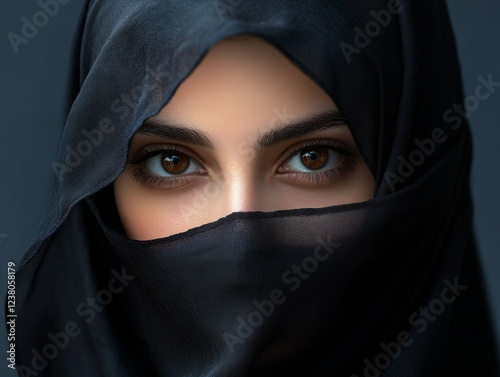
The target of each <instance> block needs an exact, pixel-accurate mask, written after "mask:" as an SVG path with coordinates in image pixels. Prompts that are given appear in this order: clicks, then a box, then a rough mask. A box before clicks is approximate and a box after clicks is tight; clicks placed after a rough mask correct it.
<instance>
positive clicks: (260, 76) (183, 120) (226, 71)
mask: <svg viewBox="0 0 500 377" xmlns="http://www.w3.org/2000/svg"><path fill="white" fill-rule="evenodd" d="M332 108H335V104H334V102H333V101H332V99H331V98H330V97H329V96H328V95H327V94H326V93H325V92H324V91H323V90H322V89H321V88H320V87H319V86H318V85H317V84H316V83H315V82H314V81H313V80H312V79H311V78H309V77H308V76H307V75H306V74H305V73H304V72H302V71H301V70H300V69H299V68H298V67H297V66H296V65H294V64H293V63H292V62H291V61H290V60H289V59H288V58H286V57H285V56H284V55H283V54H282V53H281V52H280V51H279V50H278V49H276V48H275V47H274V46H272V45H271V44H270V43H268V42H267V41H265V40H263V39H261V38H259V37H256V36H251V35H245V36H238V37H235V38H231V39H225V40H222V41H220V42H218V43H217V44H216V45H215V46H214V47H212V48H211V49H210V50H209V51H208V53H207V54H206V55H205V57H204V58H203V59H202V61H201V62H200V64H199V65H198V66H197V68H196V69H195V70H194V71H193V73H192V74H191V75H190V76H188V77H187V78H186V79H185V80H184V81H183V83H182V84H181V85H180V86H179V88H178V89H177V91H176V92H175V94H174V96H173V97H172V98H171V100H170V101H169V102H168V103H167V105H166V106H165V107H164V108H163V109H162V111H161V112H160V113H159V114H158V115H157V116H156V117H155V118H160V119H162V120H165V121H168V122H172V123H178V124H186V125H189V126H190V127H195V128H198V129H201V130H206V131H207V132H210V133H214V132H217V131H221V132H227V127H228V125H231V126H232V127H236V126H238V127H244V128H245V129H255V128H256V127H257V128H258V127H266V126H269V125H270V122H271V121H272V120H273V119H276V114H277V113H281V114H283V113H285V114H287V117H289V118H291V119H287V120H288V121H292V120H294V119H298V118H302V117H304V116H305V115H308V114H310V113H316V112H319V111H326V110H330V109H332Z"/></svg>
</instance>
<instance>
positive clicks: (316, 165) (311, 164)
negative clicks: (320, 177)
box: [301, 147, 328, 170]
mask: <svg viewBox="0 0 500 377" xmlns="http://www.w3.org/2000/svg"><path fill="white" fill-rule="evenodd" d="M301 160H302V164H303V165H304V166H305V167H306V168H308V169H311V170H318V169H321V168H322V167H324V166H325V165H326V164H327V163H328V149H327V148H321V147H319V148H315V149H310V150H306V151H305V152H304V153H302V156H301Z"/></svg>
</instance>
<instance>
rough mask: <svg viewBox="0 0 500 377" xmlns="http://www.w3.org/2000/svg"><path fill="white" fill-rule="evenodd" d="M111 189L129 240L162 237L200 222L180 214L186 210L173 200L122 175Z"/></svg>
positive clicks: (125, 174) (190, 215)
mask: <svg viewBox="0 0 500 377" xmlns="http://www.w3.org/2000/svg"><path fill="white" fill-rule="evenodd" d="M113 188H114V194H115V200H116V206H117V209H118V213H119V215H120V219H121V222H122V224H123V227H124V228H125V232H126V234H127V236H128V237H129V238H131V239H134V240H151V239H155V238H163V237H167V236H170V235H172V234H175V233H179V232H182V231H185V230H188V229H190V228H192V227H194V226H196V225H198V224H199V223H200V222H201V219H198V218H196V214H193V213H191V212H189V213H187V214H185V215H183V213H185V212H186V211H184V212H183V208H182V206H181V205H179V201H177V200H175V198H172V197H170V196H166V195H165V193H164V192H162V191H155V190H149V189H145V188H144V187H141V186H140V185H139V184H138V183H137V182H135V181H134V180H132V179H131V178H130V177H129V176H128V175H127V173H126V172H124V173H122V175H120V176H119V177H118V178H117V179H116V180H115V182H114V185H113ZM188 215H189V216H188Z"/></svg>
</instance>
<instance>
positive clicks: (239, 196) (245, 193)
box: [224, 165, 262, 213]
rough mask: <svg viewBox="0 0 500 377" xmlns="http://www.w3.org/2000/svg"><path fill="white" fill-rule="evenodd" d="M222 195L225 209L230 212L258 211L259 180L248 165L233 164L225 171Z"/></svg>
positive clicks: (260, 196) (259, 196)
mask: <svg viewBox="0 0 500 377" xmlns="http://www.w3.org/2000/svg"><path fill="white" fill-rule="evenodd" d="M224 178H225V188H224V196H225V202H226V209H227V210H228V211H229V213H231V212H248V211H258V210H259V209H261V208H260V207H261V206H260V198H262V195H259V191H260V190H259V186H260V184H259V180H258V177H257V176H256V173H255V171H254V169H252V168H251V167H249V166H246V167H245V168H243V167H242V166H241V165H239V166H238V165H233V166H232V167H231V168H230V169H227V170H226V173H225V177H224Z"/></svg>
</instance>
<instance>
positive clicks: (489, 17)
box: [0, 0, 500, 377]
mask: <svg viewBox="0 0 500 377" xmlns="http://www.w3.org/2000/svg"><path fill="white" fill-rule="evenodd" d="M448 5H449V7H450V14H451V18H452V22H453V25H454V29H455V34H456V38H457V42H458V47H459V53H460V59H461V64H462V76H463V82H464V86H465V94H466V95H473V94H474V89H475V87H476V85H477V84H478V80H477V78H478V76H480V75H482V76H483V77H488V75H490V74H492V75H493V79H494V80H495V81H500V26H499V16H500V1H498V0H477V1H472V0H449V1H448ZM81 6H82V3H81V1H78V0H70V1H69V2H68V4H66V5H61V6H60V9H59V11H58V13H57V14H56V15H55V16H54V17H53V18H51V19H50V20H49V22H48V24H47V25H46V26H45V27H43V28H40V30H39V31H38V34H37V35H36V36H35V37H33V39H31V40H30V41H29V43H28V44H22V45H20V46H19V50H20V51H19V53H18V54H15V53H14V51H13V48H12V46H11V44H10V42H9V40H8V38H7V34H8V33H9V32H15V33H17V34H21V26H22V22H21V18H22V17H27V18H29V19H31V17H32V16H33V14H34V13H35V12H37V11H38V10H40V8H39V5H38V4H37V2H36V1H26V0H23V1H16V2H14V1H10V2H8V3H5V4H4V5H2V7H1V12H0V13H1V15H0V20H1V22H0V25H1V33H0V54H1V55H0V57H1V61H0V74H1V76H0V77H1V82H0V87H1V97H0V106H1V107H0V109H1V114H0V117H1V119H2V123H1V132H0V162H1V166H2V169H1V170H0V181H1V184H0V214H1V215H0V242H1V243H0V271H1V272H0V292H1V294H0V298H1V302H2V303H3V302H4V297H5V295H4V292H5V289H6V282H7V262H8V261H14V262H16V263H17V262H18V261H19V258H20V256H21V255H22V254H23V252H24V251H25V250H26V248H27V247H28V245H29V244H30V242H31V241H32V239H33V237H34V235H35V232H36V229H37V226H38V223H39V221H40V218H41V217H42V215H43V213H44V210H45V205H46V200H47V195H48V182H49V178H50V177H51V176H52V174H54V173H53V171H52V168H51V165H50V164H51V162H52V161H54V160H55V159H56V153H57V150H58V144H59V138H60V132H61V124H62V122H63V104H64V103H65V100H64V90H65V82H66V77H67V67H68V64H67V61H68V56H69V47H70V43H71V39H72V34H73V30H74V27H75V24H76V20H77V16H78V13H79V11H80V8H81ZM499 119H500V90H497V91H496V92H494V93H493V94H492V96H491V97H490V98H489V99H488V100H485V101H483V102H481V103H480V106H479V108H478V110H477V111H475V112H474V113H472V114H471V117H470V122H471V128H472V133H473V136H474V146H475V151H474V153H475V155H474V166H473V176H472V184H473V194H474V200H475V227H476V234H477V238H478V242H479V246H480V250H481V258H482V262H483V266H484V270H485V275H486V281H487V286H488V289H489V294H490V298H491V303H492V309H493V313H494V318H495V324H496V332H497V335H498V336H499V337H500V273H499V271H500V241H499V239H498V237H499V235H500V216H499V211H500V177H499V174H500V168H499V166H498V164H499V162H500V158H499V153H500V146H499V145H498V144H499V143H500V124H499V123H500V122H499ZM2 234H4V235H7V236H3V237H2ZM2 305H3V304H2ZM2 318H3V316H2ZM2 321H3V319H2ZM0 339H1V341H0V344H1V347H0V350H1V351H2V352H1V355H6V352H5V351H6V349H7V347H6V341H5V328H4V326H3V325H2V326H0ZM471 341H472V340H471ZM478 346H480V345H478ZM0 375H1V376H6V377H7V376H17V374H16V373H12V372H11V370H10V369H8V368H7V361H6V359H5V358H4V357H1V358H0Z"/></svg>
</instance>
